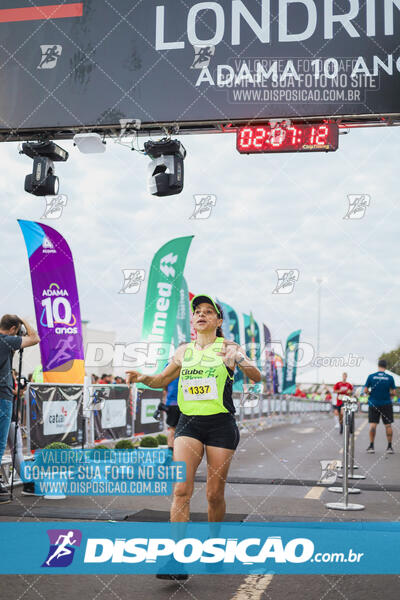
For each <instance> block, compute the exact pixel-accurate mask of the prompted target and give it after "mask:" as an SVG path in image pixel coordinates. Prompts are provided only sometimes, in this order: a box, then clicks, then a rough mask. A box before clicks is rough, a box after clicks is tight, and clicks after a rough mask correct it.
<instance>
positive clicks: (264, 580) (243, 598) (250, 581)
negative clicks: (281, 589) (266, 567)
mask: <svg viewBox="0 0 400 600" xmlns="http://www.w3.org/2000/svg"><path fill="white" fill-rule="evenodd" d="M272 578H273V575H248V576H247V577H246V579H245V580H244V582H243V583H242V585H241V586H240V587H239V588H238V589H237V591H236V594H235V595H234V596H233V597H232V600H260V598H261V596H262V595H263V593H264V592H265V590H266V589H267V587H268V586H269V584H270V583H271V581H272Z"/></svg>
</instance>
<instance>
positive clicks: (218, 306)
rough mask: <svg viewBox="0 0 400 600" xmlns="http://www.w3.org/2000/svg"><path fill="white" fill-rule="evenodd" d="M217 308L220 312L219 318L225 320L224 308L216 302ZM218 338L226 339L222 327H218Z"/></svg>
mask: <svg viewBox="0 0 400 600" xmlns="http://www.w3.org/2000/svg"><path fill="white" fill-rule="evenodd" d="M215 305H216V307H217V308H218V311H219V315H218V316H219V318H220V319H223V318H224V313H223V312H222V308H221V307H220V305H219V304H218V303H217V302H216V303H215ZM216 334H217V337H224V334H223V331H222V327H217V331H216Z"/></svg>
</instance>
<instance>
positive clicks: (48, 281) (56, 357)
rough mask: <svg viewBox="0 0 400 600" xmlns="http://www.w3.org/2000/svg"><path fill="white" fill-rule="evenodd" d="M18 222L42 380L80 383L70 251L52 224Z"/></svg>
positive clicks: (79, 337)
mask: <svg viewBox="0 0 400 600" xmlns="http://www.w3.org/2000/svg"><path fill="white" fill-rule="evenodd" d="M18 222H19V225H20V227H21V230H22V233H23V236H24V240H25V244H26V249H27V251H28V257H29V267H30V271H31V280H32V290H33V301H34V305H35V313H36V323H37V329H38V333H39V336H40V355H41V360H42V366H43V381H44V383H76V384H83V379H84V376H85V365H84V352H83V342H82V323H81V313H80V308H79V298H78V288H77V285H76V278H75V269H74V261H73V258H72V254H71V250H70V248H69V246H68V244H67V242H66V241H65V239H64V238H63V236H62V235H61V234H60V233H58V231H56V230H55V229H53V228H52V227H49V226H48V225H43V224H42V223H35V222H34V221H22V220H19V221H18Z"/></svg>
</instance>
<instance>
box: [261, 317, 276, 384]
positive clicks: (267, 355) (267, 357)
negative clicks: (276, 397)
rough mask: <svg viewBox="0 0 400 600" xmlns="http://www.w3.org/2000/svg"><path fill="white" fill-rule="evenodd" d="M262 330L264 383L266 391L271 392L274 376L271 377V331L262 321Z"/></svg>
mask: <svg viewBox="0 0 400 600" xmlns="http://www.w3.org/2000/svg"><path fill="white" fill-rule="evenodd" d="M263 332H264V361H265V385H266V390H265V391H266V392H267V394H268V393H273V391H274V377H273V365H272V360H273V358H272V351H271V332H270V330H269V328H268V327H267V326H266V325H264V323H263Z"/></svg>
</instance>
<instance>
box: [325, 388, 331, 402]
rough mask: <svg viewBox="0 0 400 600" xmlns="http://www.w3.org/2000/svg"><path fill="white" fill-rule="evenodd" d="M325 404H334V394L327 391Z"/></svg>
mask: <svg viewBox="0 0 400 600" xmlns="http://www.w3.org/2000/svg"><path fill="white" fill-rule="evenodd" d="M325 402H332V394H331V393H330V391H329V390H326V392H325Z"/></svg>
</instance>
